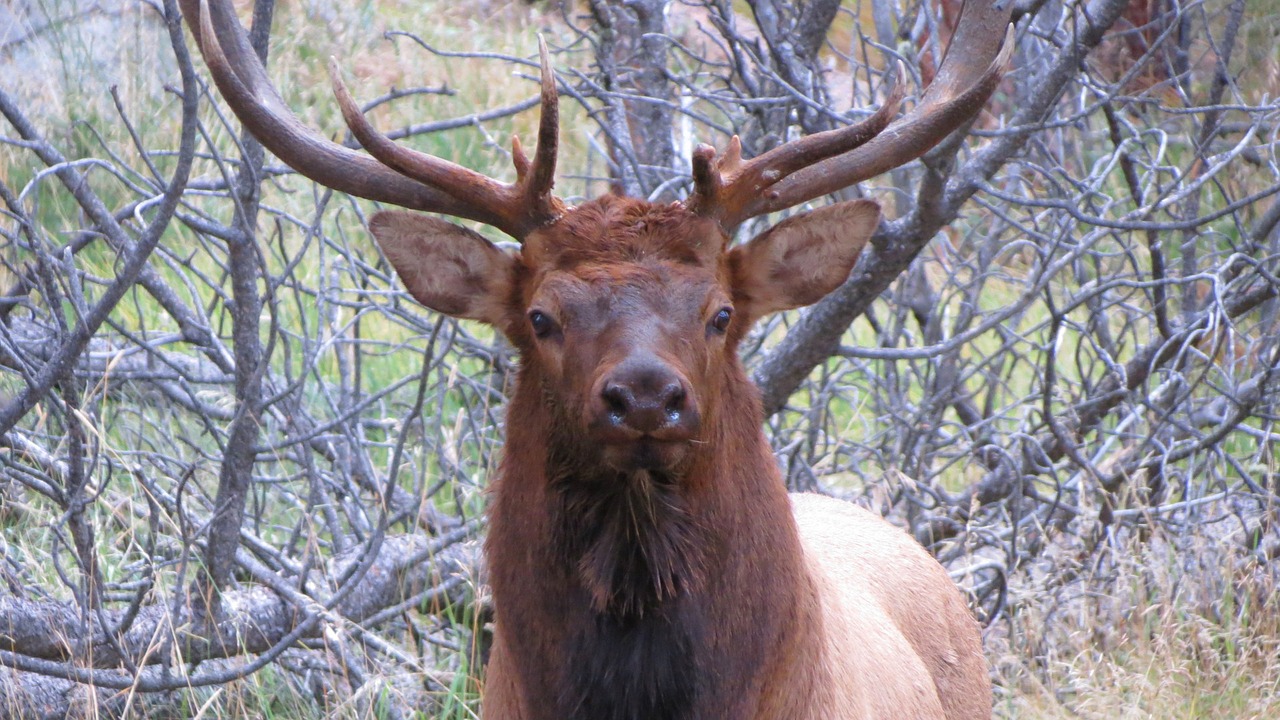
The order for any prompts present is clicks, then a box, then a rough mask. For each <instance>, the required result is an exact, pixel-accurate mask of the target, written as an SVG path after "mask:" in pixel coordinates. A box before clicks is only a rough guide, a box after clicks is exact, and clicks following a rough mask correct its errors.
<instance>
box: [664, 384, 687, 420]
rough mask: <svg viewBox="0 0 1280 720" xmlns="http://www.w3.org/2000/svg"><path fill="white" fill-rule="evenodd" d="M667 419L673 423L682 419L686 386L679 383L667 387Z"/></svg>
mask: <svg viewBox="0 0 1280 720" xmlns="http://www.w3.org/2000/svg"><path fill="white" fill-rule="evenodd" d="M666 395H667V407H666V410H667V417H668V418H670V419H671V420H672V421H673V422H674V421H677V420H679V419H680V413H681V412H682V411H683V410H684V400H685V391H684V386H683V385H681V384H679V383H672V384H671V385H668V386H667V392H666Z"/></svg>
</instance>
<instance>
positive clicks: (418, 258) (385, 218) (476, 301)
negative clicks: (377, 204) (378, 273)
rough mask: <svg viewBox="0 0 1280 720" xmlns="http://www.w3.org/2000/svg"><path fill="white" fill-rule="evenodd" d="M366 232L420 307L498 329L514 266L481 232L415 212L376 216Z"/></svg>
mask: <svg viewBox="0 0 1280 720" xmlns="http://www.w3.org/2000/svg"><path fill="white" fill-rule="evenodd" d="M369 231H370V232H372V233H373V236H374V237H375V238H377V240H378V244H379V245H380V246H382V252H383V254H385V255H386V256H387V259H388V260H390V261H391V266H392V267H394V268H395V269H396V274H397V275H399V276H400V280H401V281H402V282H403V283H404V285H405V288H407V289H408V290H409V294H410V295H413V297H414V299H416V300H417V301H418V302H420V303H422V304H423V305H426V306H427V307H429V308H431V309H432V310H435V311H437V312H442V313H444V314H446V315H452V316H453V317H458V318H469V319H471V320H480V321H482V322H486V323H489V324H490V325H497V326H499V327H500V326H501V322H502V318H503V308H504V305H505V303H504V301H505V299H506V296H507V291H508V289H509V288H510V287H511V283H512V279H513V276H514V272H515V265H516V260H515V258H513V257H512V256H511V255H509V254H507V253H505V252H503V251H502V250H499V249H498V248H497V247H495V246H494V244H493V243H491V242H489V241H488V240H486V239H484V237H482V236H481V235H480V234H479V233H476V232H473V231H471V230H468V229H467V228H464V227H461V226H459V225H454V224H453V223H451V222H446V221H444V220H441V219H439V218H434V217H430V216H427V215H422V214H419V213H415V212H403V211H384V212H380V213H377V214H375V215H374V216H373V217H372V218H370V219H369Z"/></svg>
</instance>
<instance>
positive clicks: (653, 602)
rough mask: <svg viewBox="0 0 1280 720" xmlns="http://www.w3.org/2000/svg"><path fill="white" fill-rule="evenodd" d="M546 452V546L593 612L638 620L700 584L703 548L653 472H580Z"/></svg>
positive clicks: (665, 481)
mask: <svg viewBox="0 0 1280 720" xmlns="http://www.w3.org/2000/svg"><path fill="white" fill-rule="evenodd" d="M558 454H559V453H552V454H551V457H549V458H548V467H547V470H548V480H549V489H550V502H551V504H552V507H553V513H552V517H553V518H554V521H553V525H552V528H551V530H552V547H553V550H552V552H553V554H554V555H555V556H557V557H558V558H559V559H560V560H561V561H562V562H563V563H564V564H565V567H566V568H567V569H568V571H569V574H570V575H571V576H576V577H577V579H578V581H579V582H580V583H581V584H582V587H583V588H584V589H585V590H586V591H587V593H588V595H589V596H590V598H591V608H592V610H594V611H595V612H597V613H600V614H603V615H608V616H611V617H613V618H616V619H619V620H629V619H638V618H641V617H643V616H644V615H645V614H646V612H650V611H652V610H653V609H654V608H655V607H656V606H657V605H659V604H660V603H662V602H664V601H667V600H670V599H672V598H674V597H676V596H677V595H680V594H681V593H687V592H690V591H691V590H694V589H695V587H696V586H698V585H699V584H700V583H701V578H702V573H703V567H702V558H701V551H702V548H704V547H705V546H706V544H705V540H704V538H703V537H702V533H701V531H700V529H699V527H698V525H697V523H696V522H695V521H694V519H693V518H692V517H691V515H690V512H689V507H688V504H687V501H686V499H685V498H684V496H683V495H682V494H681V493H680V491H679V478H676V477H672V476H669V475H666V474H664V473H661V472H658V471H649V470H636V471H633V472H630V473H622V472H617V471H608V470H604V471H598V472H597V473H595V474H593V475H590V476H584V475H582V474H579V473H577V472H575V471H574V470H572V469H571V468H572V465H571V464H570V463H568V462H566V461H565V459H563V458H557V457H555V455H558Z"/></svg>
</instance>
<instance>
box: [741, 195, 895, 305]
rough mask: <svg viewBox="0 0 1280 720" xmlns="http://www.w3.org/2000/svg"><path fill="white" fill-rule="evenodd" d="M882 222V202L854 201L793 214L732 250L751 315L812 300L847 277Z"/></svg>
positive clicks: (742, 299) (743, 297) (805, 303)
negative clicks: (880, 203)
mask: <svg viewBox="0 0 1280 720" xmlns="http://www.w3.org/2000/svg"><path fill="white" fill-rule="evenodd" d="M879 223H880V205H879V204H878V203H876V202H874V201H872V200H851V201H849V202H842V203H837V204H835V205H828V206H826V207H823V208H818V209H817V210H813V211H810V212H807V213H804V214H802V215H794V216H792V217H789V218H787V219H786V220H783V221H782V222H780V223H778V224H777V225H774V226H773V227H772V228H770V229H768V230H766V231H765V232H763V233H761V234H760V235H757V236H756V237H755V238H753V239H752V240H751V241H750V242H748V243H747V244H745V245H743V246H741V247H738V248H735V249H734V250H732V251H731V252H730V263H731V264H733V265H734V266H736V267H735V272H734V278H735V282H736V283H737V284H738V285H739V287H735V288H734V294H735V297H736V298H737V299H738V302H740V303H741V302H746V303H747V304H748V305H749V307H748V308H746V309H747V311H748V312H750V313H751V315H752V316H753V317H761V316H763V315H767V314H769V313H774V312H779V311H781V310H790V309H792V308H797V307H803V306H805V305H810V304H812V303H815V302H817V301H818V300H820V299H822V297H823V296H825V295H826V294H827V293H829V292H831V291H832V290H835V289H836V288H837V287H839V285H840V284H841V283H843V282H844V281H845V280H846V279H847V278H848V277H849V271H851V270H852V269H853V265H854V263H855V262H857V260H858V255H859V254H861V253H862V249H863V247H865V246H866V244H867V240H869V239H870V238H871V235H872V233H874V232H875V230H876V226H877V225H878V224H879Z"/></svg>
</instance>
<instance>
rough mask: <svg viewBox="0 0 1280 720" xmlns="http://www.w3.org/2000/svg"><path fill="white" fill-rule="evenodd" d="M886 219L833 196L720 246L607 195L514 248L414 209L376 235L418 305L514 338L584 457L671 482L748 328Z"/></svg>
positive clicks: (846, 262) (377, 224) (701, 232)
mask: <svg viewBox="0 0 1280 720" xmlns="http://www.w3.org/2000/svg"><path fill="white" fill-rule="evenodd" d="M879 217H880V212H879V207H878V206H877V205H876V204H875V203H873V202H870V201H854V202H848V203H840V204H838V205H833V206H829V207H825V208H822V209H819V210H815V211H813V212H810V213H806V214H803V215H797V216H794V217H792V218H789V219H788V220H785V221H783V222H781V223H779V224H778V225H776V226H774V227H773V228H772V229H770V230H768V231H766V232H764V233H762V234H761V235H759V236H757V237H756V238H754V239H753V240H752V241H750V242H748V243H746V244H744V245H741V246H739V247H736V248H733V249H731V250H728V251H726V249H725V248H726V245H727V244H728V238H727V236H726V235H725V233H724V231H723V230H721V229H720V226H719V225H718V224H717V223H716V222H715V221H714V220H710V219H707V218H704V217H699V216H697V215H695V214H693V213H691V212H689V211H688V210H687V209H685V208H683V207H681V206H679V205H654V204H651V203H646V202H641V201H636V200H628V199H623V198H616V197H612V196H606V197H604V198H601V199H599V200H596V201H593V202H591V203H587V204H586V205H583V206H582V207H579V208H576V209H574V210H573V211H571V212H570V213H568V214H567V215H566V216H565V217H564V218H562V219H561V220H559V221H558V222H556V223H554V224H552V225H549V226H547V227H546V228H542V229H539V230H537V231H535V232H533V233H532V234H531V235H530V236H529V237H527V238H526V240H525V243H524V246H523V247H522V249H521V251H520V252H519V253H518V254H512V253H506V252H504V251H502V250H500V249H498V248H497V247H495V246H494V245H492V244H491V243H489V242H488V241H487V240H485V239H484V238H482V237H480V236H479V235H477V234H475V233H473V232H471V231H469V230H466V229H464V228H460V227H458V226H456V225H453V224H451V223H447V222H444V221H441V220H437V219H434V218H430V217H427V216H422V215H417V214H412V213H403V212H384V213H379V214H378V215H375V216H374V218H373V219H372V220H371V222H370V224H369V226H370V230H372V232H373V234H374V236H375V237H376V238H377V239H378V241H379V243H380V244H381V246H382V248H383V251H384V252H385V253H386V255H387V257H388V259H389V260H390V261H391V263H392V264H393V266H394V267H395V268H396V271H397V272H398V273H399V275H400V277H401V279H402V280H403V281H404V283H405V285H406V286H407V288H408V289H409V291H410V292H411V293H412V294H413V296H414V297H415V298H416V299H417V300H418V301H419V302H421V303H422V304H423V305H426V306H427V307H430V308H432V309H435V310H437V311H439V312H443V313H446V314H449V315H452V316H454V317H462V318H470V319H475V320H481V321H483V322H487V323H489V324H491V325H493V326H494V327H496V328H498V329H500V330H502V331H503V332H504V333H505V334H506V335H507V336H508V337H509V338H510V339H511V340H512V342H513V343H515V345H516V346H517V347H518V348H519V349H520V352H521V356H522V361H523V363H524V364H525V365H526V366H527V367H528V368H529V370H530V375H529V376H530V378H531V379H536V381H537V382H540V383H541V385H542V390H543V393H544V396H545V398H546V401H547V402H548V404H549V405H550V406H551V407H552V409H553V412H554V414H555V416H556V417H557V420H558V422H560V423H562V424H564V425H566V427H565V428H564V429H565V430H566V431H568V432H569V433H570V434H572V435H573V436H574V437H576V438H582V439H584V440H585V441H586V442H584V443H581V444H580V445H581V446H582V447H583V448H584V452H585V453H589V454H591V455H592V456H593V457H592V458H591V459H594V460H595V461H597V462H599V463H600V464H602V465H604V466H606V467H608V468H610V469H613V470H616V471H621V472H629V471H632V470H656V471H663V472H666V473H668V474H670V473H673V472H674V471H676V470H677V469H678V468H679V467H680V466H681V465H682V463H684V462H685V460H686V459H687V458H688V457H689V456H690V455H691V453H692V451H693V450H694V449H695V448H696V447H697V446H698V445H699V444H700V443H702V442H706V439H705V438H704V437H703V429H704V426H705V420H706V418H707V417H708V416H713V415H714V414H715V412H716V411H717V405H718V399H719V390H720V387H721V386H722V380H723V379H724V378H725V377H726V375H725V373H726V372H728V371H729V370H730V368H734V369H736V367H737V365H736V362H737V361H736V357H735V356H734V350H735V349H736V346H737V343H738V341H739V340H740V339H741V337H742V336H743V334H744V333H745V332H746V330H747V329H749V327H750V325H751V324H752V323H753V322H754V321H755V320H756V319H758V318H760V317H761V316H763V315H765V314H768V313H772V312H776V311H779V310H786V309H790V308H794V307H799V306H801V305H807V304H809V303H812V302H815V301H817V300H818V299H820V298H821V297H822V296H824V295H826V294H827V293H828V292H830V291H831V290H833V289H834V288H835V287H836V286H837V285H839V284H840V283H841V282H843V281H844V279H845V278H846V277H848V275H849V271H850V269H851V268H852V267H853V263H854V262H855V261H856V259H857V257H858V254H859V253H860V252H861V250H862V247H863V245H864V244H865V243H866V240H867V238H868V237H870V235H871V233H872V232H873V231H874V230H875V226H876V224H877V222H878V221H879ZM585 459H586V458H584V460H585Z"/></svg>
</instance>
